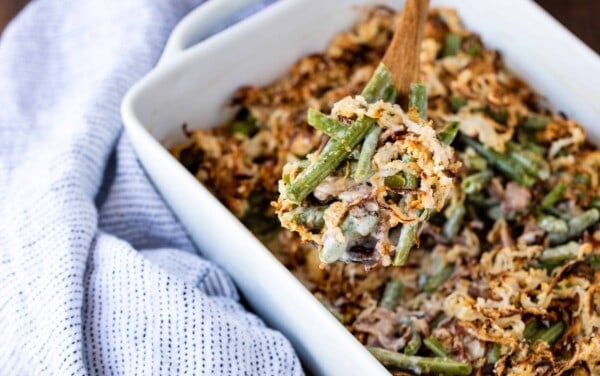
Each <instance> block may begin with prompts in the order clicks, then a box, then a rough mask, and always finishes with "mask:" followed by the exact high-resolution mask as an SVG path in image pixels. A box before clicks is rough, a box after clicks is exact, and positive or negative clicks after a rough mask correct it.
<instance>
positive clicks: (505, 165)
mask: <svg viewBox="0 0 600 376" xmlns="http://www.w3.org/2000/svg"><path fill="white" fill-rule="evenodd" d="M463 140H464V141H465V143H466V144H467V145H469V146H470V147H472V148H473V149H475V151H477V152H478V153H479V154H481V156H482V157H484V158H485V159H486V160H487V161H488V163H490V164H491V165H493V166H495V167H496V168H497V169H498V170H499V171H500V172H502V173H503V174H504V175H505V176H506V177H508V178H509V179H511V180H514V181H516V182H517V183H519V184H521V185H524V186H531V185H532V184H533V183H535V178H533V177H532V176H529V175H528V174H526V173H525V171H523V169H522V168H521V166H519V165H517V164H515V163H514V162H513V161H512V160H510V159H509V158H508V157H507V156H505V155H504V154H500V153H498V152H497V151H495V150H493V149H487V148H486V147H485V146H483V145H482V144H480V143H479V142H477V141H475V140H473V139H471V138H469V137H464V138H463Z"/></svg>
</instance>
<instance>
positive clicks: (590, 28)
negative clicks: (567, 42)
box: [536, 0, 600, 53]
mask: <svg viewBox="0 0 600 376" xmlns="http://www.w3.org/2000/svg"><path fill="white" fill-rule="evenodd" d="M536 2H537V3H538V4H540V5H541V6H542V7H543V8H545V9H546V11H548V13H550V14H551V15H552V16H553V17H554V18H556V19H557V20H559V21H560V22H561V23H562V24H563V25H565V26H566V27H567V29H569V30H571V31H572V32H573V34H575V35H577V36H578V37H579V39H581V40H582V41H584V42H585V43H586V44H587V45H588V46H590V47H591V48H592V49H593V50H595V51H596V53H600V19H599V17H600V0H536Z"/></svg>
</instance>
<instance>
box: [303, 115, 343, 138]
mask: <svg viewBox="0 0 600 376" xmlns="http://www.w3.org/2000/svg"><path fill="white" fill-rule="evenodd" d="M306 119H307V121H308V124H310V125H311V126H312V127H313V128H315V129H318V130H320V131H321V132H323V133H325V134H326V135H328V136H329V137H331V138H337V139H341V138H344V136H345V135H346V132H347V131H348V126H347V125H345V124H343V123H342V122H340V121H337V120H335V119H334V118H332V117H329V116H327V115H325V114H323V113H321V112H319V111H317V110H315V109H312V108H309V109H308V115H307V116H306Z"/></svg>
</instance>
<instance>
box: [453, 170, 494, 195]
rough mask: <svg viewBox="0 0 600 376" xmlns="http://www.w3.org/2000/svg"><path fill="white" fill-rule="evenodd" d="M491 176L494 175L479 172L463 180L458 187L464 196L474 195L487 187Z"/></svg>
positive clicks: (489, 172) (488, 172)
mask: <svg viewBox="0 0 600 376" xmlns="http://www.w3.org/2000/svg"><path fill="white" fill-rule="evenodd" d="M493 176H494V174H493V173H492V172H491V171H489V170H486V171H481V172H478V173H476V174H473V175H469V176H467V177H466V178H464V179H463V181H462V182H461V184H460V186H461V187H462V189H463V191H464V192H465V193H466V194H468V195H472V194H474V193H477V192H481V191H482V190H483V188H485V187H486V186H487V184H488V183H489V182H490V180H491V179H492V177H493Z"/></svg>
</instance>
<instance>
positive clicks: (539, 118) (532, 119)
mask: <svg viewBox="0 0 600 376" xmlns="http://www.w3.org/2000/svg"><path fill="white" fill-rule="evenodd" d="M548 123H550V118H549V117H548V116H544V115H539V114H529V115H528V116H527V118H526V119H525V121H524V122H523V127H525V128H527V129H532V130H536V131H537V130H540V129H544V128H546V126H547V125H548Z"/></svg>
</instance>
